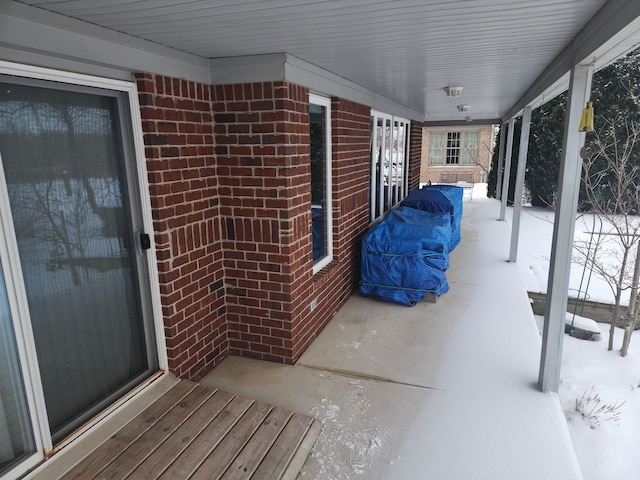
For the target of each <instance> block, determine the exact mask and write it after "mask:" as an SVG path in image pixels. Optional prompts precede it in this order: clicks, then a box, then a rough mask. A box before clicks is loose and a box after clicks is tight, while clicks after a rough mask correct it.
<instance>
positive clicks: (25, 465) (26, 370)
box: [0, 60, 168, 480]
mask: <svg viewBox="0 0 640 480" xmlns="http://www.w3.org/2000/svg"><path fill="white" fill-rule="evenodd" d="M0 74H2V75H9V76H17V77H26V78H32V79H37V80H48V81H53V82H59V83H65V84H69V85H75V86H85V87H94V88H101V89H106V90H115V91H119V92H123V93H124V94H125V95H126V97H127V101H128V104H129V105H128V106H129V112H126V113H125V115H126V114H127V113H128V114H129V115H130V121H131V127H132V130H133V131H132V132H131V136H132V138H133V156H134V157H135V168H136V172H137V175H136V178H135V179H133V178H132V179H131V181H133V182H134V183H136V184H137V185H136V186H137V188H138V195H139V198H140V207H141V223H142V225H143V228H144V229H145V231H147V232H153V231H154V229H153V220H152V215H151V199H150V196H149V184H148V175H147V166H146V158H145V153H144V141H143V134H142V119H141V116H140V105H139V102H138V90H137V88H136V85H135V83H133V82H125V81H122V80H115V79H109V78H102V77H94V76H91V75H84V74H78V73H72V72H65V71H60V70H53V69H48V68H42V67H35V66H30V65H22V64H18V63H13V62H7V61H3V60H0ZM0 182H2V183H1V185H5V184H6V182H5V179H4V171H3V170H2V169H1V168H0ZM0 225H1V226H2V230H3V233H2V234H1V235H0V260H1V261H2V266H3V269H4V276H5V283H6V285H7V294H8V296H9V305H10V308H11V314H12V316H13V319H12V320H13V326H14V332H15V337H16V342H17V344H18V354H19V359H20V363H21V365H22V368H23V370H22V374H23V381H24V384H25V389H26V393H27V402H28V406H29V414H30V417H31V422H32V429H33V433H34V436H35V439H36V450H37V451H36V453H34V454H33V455H32V456H31V457H29V458H27V459H25V460H23V461H22V462H20V463H19V464H17V465H16V466H15V467H14V468H12V469H11V470H8V471H7V472H5V473H4V474H3V476H2V480H13V479H15V478H20V477H21V476H22V475H24V474H25V473H26V472H27V471H29V470H31V469H33V467H34V466H36V465H37V464H38V463H40V462H42V460H44V458H45V457H44V452H51V451H52V449H53V442H52V439H51V434H50V432H49V425H48V421H47V415H46V406H45V401H44V393H43V390H42V384H41V381H40V372H39V366H38V361H37V355H36V349H35V343H34V341H33V331H32V329H31V323H30V321H29V318H28V314H25V312H27V311H28V307H27V298H26V292H25V291H24V289H23V288H21V287H20V288H17V287H16V285H23V284H24V282H23V279H22V269H21V267H20V264H19V260H18V259H19V254H18V246H17V243H16V241H15V231H14V227H13V222H12V220H11V213H10V206H9V197H8V192H7V191H6V189H4V188H3V189H2V191H0ZM146 255H148V261H147V262H146V264H147V266H148V268H147V275H148V277H149V290H150V297H151V298H150V301H151V310H152V311H151V316H152V321H153V329H154V334H155V343H156V351H157V352H156V353H157V356H158V367H159V369H160V372H162V373H161V374H163V373H166V372H167V371H168V360H167V349H166V340H165V335H164V325H163V321H162V319H163V314H162V301H161V297H160V285H159V279H158V267H157V262H156V258H157V256H156V251H155V245H154V242H151V248H149V249H148V250H147V251H146ZM153 378H157V376H152V377H151V379H153ZM148 384H149V380H147V381H146V382H143V383H142V384H141V386H144V385H148ZM141 386H140V387H138V388H134V389H133V390H132V391H131V392H129V394H127V395H125V396H124V397H123V398H121V399H120V400H118V401H116V402H115V403H114V404H113V405H112V406H111V407H108V408H107V409H106V410H104V411H103V412H101V413H100V414H99V415H98V416H97V417H95V418H94V419H93V420H92V421H91V422H90V423H88V424H87V425H85V427H84V428H83V429H82V430H81V431H78V432H76V433H75V434H74V436H73V437H72V438H67V439H65V441H64V444H67V443H69V442H70V441H72V440H73V439H74V438H77V437H78V436H80V435H82V434H83V433H85V432H86V431H87V430H89V429H90V428H93V427H95V426H97V425H98V424H100V423H102V422H103V421H105V420H106V418H107V417H109V416H110V415H111V414H113V413H114V412H115V411H116V410H117V409H118V408H119V407H120V406H122V404H123V403H124V402H126V400H127V399H128V398H131V397H133V396H134V395H135V394H137V393H139V391H140V388H141Z"/></svg>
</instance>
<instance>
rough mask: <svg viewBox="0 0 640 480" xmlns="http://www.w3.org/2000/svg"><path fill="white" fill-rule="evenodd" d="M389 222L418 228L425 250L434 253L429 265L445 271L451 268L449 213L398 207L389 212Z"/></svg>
mask: <svg viewBox="0 0 640 480" xmlns="http://www.w3.org/2000/svg"><path fill="white" fill-rule="evenodd" d="M386 221H387V222H396V223H407V224H410V225H413V226H414V228H416V234H417V235H419V236H420V237H421V238H422V239H423V241H424V248H425V249H426V250H428V251H430V252H433V256H431V257H429V264H431V265H432V266H434V267H435V268H438V269H439V270H442V271H445V270H446V269H447V268H449V242H450V239H451V216H450V215H449V214H448V213H430V212H425V211H422V210H416V209H415V208H410V207H398V208H397V209H395V210H393V211H391V212H389V214H388V215H387V217H386Z"/></svg>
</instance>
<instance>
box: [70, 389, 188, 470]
mask: <svg viewBox="0 0 640 480" xmlns="http://www.w3.org/2000/svg"><path fill="white" fill-rule="evenodd" d="M195 386H196V385H195V384H193V383H190V382H179V383H177V384H176V385H174V386H173V387H172V388H171V389H170V390H169V391H168V392H167V393H165V394H164V395H163V396H162V397H160V398H159V399H158V400H157V401H156V402H154V403H153V404H152V405H150V406H149V408H147V409H146V410H145V411H144V412H143V413H142V415H140V416H139V417H136V418H134V419H133V420H131V421H130V422H129V423H128V424H127V425H125V426H124V427H123V428H122V429H121V430H120V431H118V433H116V434H115V435H113V436H112V437H111V438H109V439H108V440H107V441H106V442H104V443H103V444H102V445H101V446H100V447H98V449H96V450H95V451H94V452H93V453H92V454H91V455H88V456H87V457H86V458H85V459H84V460H82V461H81V462H80V463H79V464H78V465H76V466H75V467H74V468H73V469H71V470H70V471H69V472H67V473H66V474H65V475H64V476H63V477H62V479H63V480H87V479H91V478H93V477H94V476H95V475H96V474H97V473H98V472H100V471H101V470H102V469H103V468H104V467H106V466H107V465H108V464H109V463H110V462H111V461H112V460H113V459H114V458H115V457H114V455H117V454H119V453H121V452H122V451H124V450H125V449H126V448H127V447H128V446H129V445H131V444H132V443H133V442H134V441H135V440H136V439H137V438H138V437H140V436H141V435H142V434H144V432H146V431H147V430H148V429H149V428H151V427H152V426H153V425H154V424H155V423H156V422H157V421H158V420H160V419H161V418H162V417H163V416H164V415H165V414H166V413H167V412H169V410H171V409H172V408H173V407H174V406H175V405H176V404H177V403H179V402H180V401H181V400H182V399H183V398H184V397H186V396H187V395H188V394H189V393H190V392H191V391H192V390H193V389H194V388H195Z"/></svg>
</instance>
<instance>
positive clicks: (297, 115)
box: [212, 82, 312, 362]
mask: <svg viewBox="0 0 640 480" xmlns="http://www.w3.org/2000/svg"><path fill="white" fill-rule="evenodd" d="M212 91H213V92H214V102H213V113H214V125H215V127H214V131H215V142H216V154H217V161H218V165H219V169H218V172H219V174H220V197H221V208H220V214H221V220H222V229H223V236H224V242H223V249H224V266H225V272H226V286H227V307H228V309H227V319H228V324H229V341H230V353H232V354H236V355H243V356H248V357H253V358H259V359H263V360H270V361H276V362H291V361H292V358H293V343H292V331H293V317H294V315H295V298H296V296H301V295H305V293H306V292H305V289H304V285H306V284H308V282H309V281H310V279H311V270H310V264H311V262H312V243H311V229H310V225H311V212H310V203H311V189H310V168H309V166H310V165H309V126H308V124H309V113H308V90H307V89H306V88H303V87H300V86H297V85H293V84H290V83H286V82H266V83H254V84H245V85H225V86H215V87H212Z"/></svg>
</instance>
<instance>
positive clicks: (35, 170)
mask: <svg viewBox="0 0 640 480" xmlns="http://www.w3.org/2000/svg"><path fill="white" fill-rule="evenodd" d="M2 85H3V88H2V91H1V92H0V154H1V155H2V166H3V168H4V172H5V177H6V181H7V190H8V193H9V200H10V206H11V214H12V217H13V223H14V226H15V232H16V240H17V245H18V250H19V252H20V263H21V267H22V274H23V277H24V282H25V285H24V286H25V290H26V294H27V300H28V304H29V314H30V319H31V322H32V328H33V333H34V340H35V344H36V351H37V355H38V361H39V366H40V376H41V379H42V387H43V391H44V397H45V402H46V406H47V414H48V418H49V424H50V429H51V433H52V436H53V439H54V441H57V440H59V439H60V438H62V437H64V436H65V435H66V434H68V433H69V432H70V431H72V430H73V429H75V428H77V427H78V426H80V425H81V424H82V423H84V422H85V421H86V420H87V419H88V418H89V417H91V416H93V415H95V413H97V412H98V411H99V410H101V409H102V408H104V407H105V406H106V405H107V404H108V403H111V401H112V396H113V395H117V392H122V393H124V390H127V389H130V388H132V387H133V383H135V382H139V381H140V380H141V379H142V378H143V377H145V376H148V375H149V374H150V371H151V369H152V368H153V366H152V365H151V364H150V361H149V360H150V357H151V355H153V353H151V354H149V352H148V350H147V343H146V341H145V335H144V327H143V314H142V305H141V303H140V282H139V281H138V270H137V253H136V250H135V236H134V235H135V234H134V229H133V226H132V220H131V216H130V215H131V206H130V205H131V202H130V200H129V197H128V191H129V190H128V187H127V178H126V173H125V167H124V155H123V145H122V140H121V137H120V124H119V118H120V117H119V108H118V104H117V100H116V98H114V97H110V96H102V95H96V94H90V93H79V92H72V91H63V90H53V89H50V88H40V87H34V86H26V85H12V84H2Z"/></svg>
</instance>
